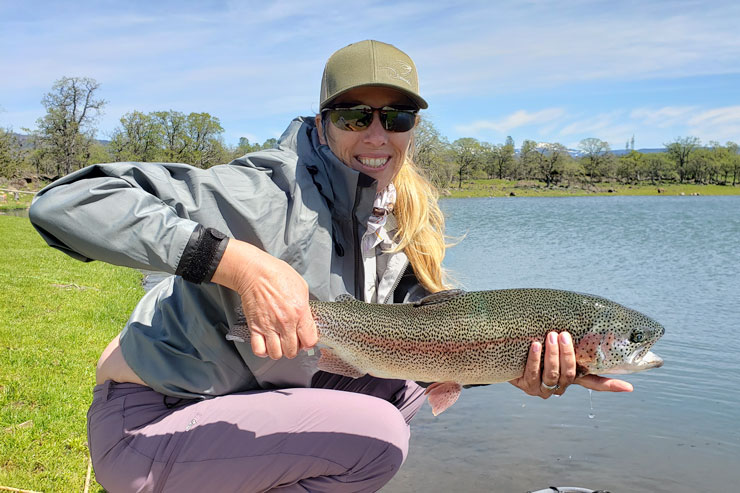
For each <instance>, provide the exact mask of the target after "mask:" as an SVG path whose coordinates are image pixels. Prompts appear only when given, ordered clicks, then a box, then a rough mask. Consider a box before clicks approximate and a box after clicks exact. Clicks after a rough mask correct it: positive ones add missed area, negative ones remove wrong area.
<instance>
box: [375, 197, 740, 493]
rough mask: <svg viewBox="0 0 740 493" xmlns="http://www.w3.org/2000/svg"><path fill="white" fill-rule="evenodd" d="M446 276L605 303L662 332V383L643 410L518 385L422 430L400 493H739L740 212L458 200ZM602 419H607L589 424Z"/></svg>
mask: <svg viewBox="0 0 740 493" xmlns="http://www.w3.org/2000/svg"><path fill="white" fill-rule="evenodd" d="M442 207H443V210H444V212H445V214H446V216H447V224H448V234H450V235H452V236H457V237H463V239H462V240H461V241H460V242H459V244H458V245H457V246H455V247H453V248H451V249H450V250H449V253H448V256H447V259H446V262H445V264H446V266H447V268H448V269H449V270H451V271H452V274H453V275H454V276H455V278H456V280H457V281H458V283H459V284H461V285H462V287H464V288H465V289H468V290H479V289H503V288H519V287H547V288H558V289H567V290H573V291H580V292H585V293H591V294H597V295H601V296H604V297H607V298H610V299H612V300H614V301H617V302H619V303H622V304H624V305H627V306H629V307H631V308H635V309H637V310H639V311H641V312H643V313H645V314H647V315H649V316H651V317H653V318H654V319H656V320H657V321H659V322H660V323H662V324H663V325H664V326H665V327H666V334H665V335H664V336H663V338H662V339H661V340H660V341H659V342H658V343H657V344H656V346H655V347H654V348H653V350H654V351H655V352H656V353H657V354H659V355H660V356H662V357H663V358H664V360H665V365H664V366H663V367H662V368H659V369H655V370H651V371H648V372H645V373H641V374H634V375H627V376H625V378H624V379H625V380H628V381H630V382H631V383H632V384H633V385H634V386H635V391H634V392H633V393H630V394H608V393H596V392H595V393H594V394H593V399H592V402H593V411H591V405H590V401H589V393H588V391H587V390H586V389H583V388H582V387H578V386H573V387H571V388H569V389H568V391H567V393H566V394H565V395H564V396H563V397H553V398H550V399H548V400H546V401H545V400H542V399H539V398H534V397H530V396H527V395H525V394H524V393H523V392H521V391H520V390H518V389H516V388H514V387H513V386H511V385H509V384H499V385H493V386H489V387H480V388H473V389H469V390H466V391H464V392H463V394H462V396H461V397H460V400H459V401H458V402H457V403H456V404H455V405H454V406H453V407H451V408H450V409H449V410H448V411H446V412H445V413H443V414H441V415H440V416H438V417H436V418H435V417H433V416H432V414H431V410H430V409H429V407H428V406H427V407H424V408H422V410H421V412H420V413H419V414H418V415H417V417H416V418H415V419H414V421H413V422H412V439H411V449H410V453H409V457H408V459H407V461H406V464H405V465H404V467H403V468H402V469H401V471H400V472H399V474H398V475H397V476H396V477H395V478H394V479H393V480H392V481H391V483H389V484H388V486H387V487H386V488H385V489H384V491H388V492H417V491H419V492H421V491H434V492H437V491H465V492H467V491H494V492H499V491H500V492H526V491H529V490H537V489H540V488H545V487H547V486H550V485H559V486H563V485H568V486H581V487H588V488H592V489H606V490H610V491H612V492H613V493H617V492H625V491H630V492H672V493H673V492H695V491H707V492H710V491H711V492H715V491H717V492H719V491H736V490H738V489H740V487H739V486H738V483H739V481H738V478H740V473H738V465H739V464H740V425H739V424H738V423H740V392H738V389H739V387H738V385H739V384H740V379H739V378H738V375H739V374H740V337H738V336H739V335H740V276H739V275H738V266H739V263H738V261H739V260H740V197H737V196H734V197H579V198H532V199H529V198H501V199H485V198H483V199H455V200H445V201H443V202H442ZM590 415H592V416H593V417H590Z"/></svg>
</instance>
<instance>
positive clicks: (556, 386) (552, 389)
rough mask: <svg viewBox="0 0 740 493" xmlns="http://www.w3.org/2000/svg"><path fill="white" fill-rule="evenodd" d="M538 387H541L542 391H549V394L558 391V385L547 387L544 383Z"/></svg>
mask: <svg viewBox="0 0 740 493" xmlns="http://www.w3.org/2000/svg"><path fill="white" fill-rule="evenodd" d="M540 385H541V386H542V388H543V389H545V390H549V391H550V392H553V391H555V390H558V389H559V388H560V385H558V384H555V385H547V384H546V383H545V382H540Z"/></svg>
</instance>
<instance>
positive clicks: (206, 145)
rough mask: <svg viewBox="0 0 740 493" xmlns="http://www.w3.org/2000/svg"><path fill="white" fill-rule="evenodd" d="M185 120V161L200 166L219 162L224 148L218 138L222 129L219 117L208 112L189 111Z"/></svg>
mask: <svg viewBox="0 0 740 493" xmlns="http://www.w3.org/2000/svg"><path fill="white" fill-rule="evenodd" d="M185 122H186V123H185V132H186V137H185V141H186V142H187V153H188V159H187V162H188V163H190V164H193V165H195V166H199V167H201V168H209V167H211V166H213V165H214V164H218V163H219V162H221V161H222V160H223V159H222V157H223V155H224V152H225V149H224V146H223V142H222V141H221V140H220V135H221V134H222V133H223V132H224V129H223V127H221V122H220V121H219V119H218V118H216V117H213V116H211V115H210V114H208V113H190V114H189V115H188V116H187V118H186V120H185Z"/></svg>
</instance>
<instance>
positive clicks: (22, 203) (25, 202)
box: [0, 192, 34, 211]
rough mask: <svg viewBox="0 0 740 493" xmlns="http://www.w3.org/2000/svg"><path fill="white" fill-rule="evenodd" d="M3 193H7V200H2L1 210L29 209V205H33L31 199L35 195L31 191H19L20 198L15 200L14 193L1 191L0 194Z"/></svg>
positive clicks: (0, 203) (0, 202)
mask: <svg viewBox="0 0 740 493" xmlns="http://www.w3.org/2000/svg"><path fill="white" fill-rule="evenodd" d="M2 193H5V201H4V202H2V201H0V211H9V210H14V209H28V207H29V206H30V205H31V200H33V197H34V196H33V195H31V194H30V193H19V194H18V200H15V197H14V196H13V194H12V193H8V192H0V194H2Z"/></svg>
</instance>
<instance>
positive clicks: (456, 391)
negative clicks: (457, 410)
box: [424, 382, 462, 416]
mask: <svg viewBox="0 0 740 493" xmlns="http://www.w3.org/2000/svg"><path fill="white" fill-rule="evenodd" d="M460 391H462V385H460V384H459V383H457V382H436V383H433V384H431V385H430V386H429V387H427V390H426V391H425V392H424V393H425V394H426V395H427V396H428V399H429V405H431V406H432V414H434V415H435V416H437V415H439V414H440V413H442V412H443V411H444V410H445V409H447V408H448V407H450V406H451V405H453V404H454V403H455V401H457V398H458V397H460Z"/></svg>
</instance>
